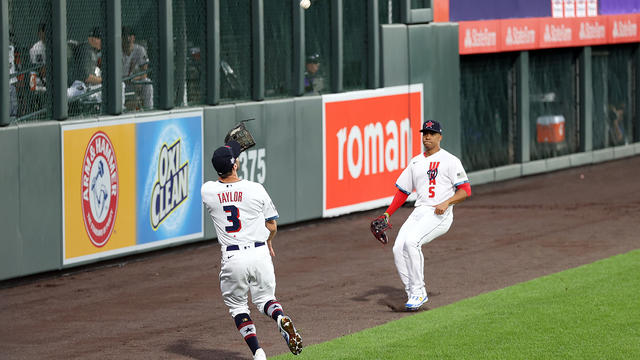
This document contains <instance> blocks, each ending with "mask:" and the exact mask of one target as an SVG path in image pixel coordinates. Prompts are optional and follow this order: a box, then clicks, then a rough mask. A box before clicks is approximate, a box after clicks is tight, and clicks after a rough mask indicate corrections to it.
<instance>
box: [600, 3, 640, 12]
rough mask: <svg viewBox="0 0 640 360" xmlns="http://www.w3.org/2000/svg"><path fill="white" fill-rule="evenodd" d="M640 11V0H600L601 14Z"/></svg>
mask: <svg viewBox="0 0 640 360" xmlns="http://www.w3.org/2000/svg"><path fill="white" fill-rule="evenodd" d="M637 12H640V0H600V14H601V15H615V14H633V13H637Z"/></svg>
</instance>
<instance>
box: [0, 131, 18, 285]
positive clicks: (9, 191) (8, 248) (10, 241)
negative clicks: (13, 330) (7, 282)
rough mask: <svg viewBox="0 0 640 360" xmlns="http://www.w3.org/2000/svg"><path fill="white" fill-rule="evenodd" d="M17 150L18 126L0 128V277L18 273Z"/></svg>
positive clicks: (0, 278) (8, 276)
mask: <svg viewBox="0 0 640 360" xmlns="http://www.w3.org/2000/svg"><path fill="white" fill-rule="evenodd" d="M19 150H20V145H19V137H18V128H17V127H8V128H4V129H0V164H2V171H1V172H0V198H2V202H1V203H0V204H2V205H0V229H2V235H1V236H0V238H1V239H2V241H0V280H3V279H8V278H11V277H14V276H19V275H22V272H21V269H20V264H21V258H22V254H23V249H22V237H21V235H20V229H19V226H18V225H19V224H18V222H19V221H18V219H19V216H18V214H19V211H18V210H19V209H20V198H19V193H20V160H19V159H18V154H19Z"/></svg>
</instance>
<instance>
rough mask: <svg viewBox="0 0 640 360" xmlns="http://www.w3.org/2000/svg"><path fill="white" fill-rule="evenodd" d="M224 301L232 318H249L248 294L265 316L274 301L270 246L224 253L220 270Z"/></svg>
mask: <svg viewBox="0 0 640 360" xmlns="http://www.w3.org/2000/svg"><path fill="white" fill-rule="evenodd" d="M220 290H221V292H222V300H223V301H224V303H225V304H226V305H227V306H228V307H229V313H231V316H232V317H235V316H236V315H238V314H243V313H245V314H249V313H250V312H249V305H248V295H249V294H248V293H249V292H251V302H253V304H254V305H256V307H257V308H258V311H260V312H262V309H263V308H264V305H265V304H266V303H267V301H269V300H273V299H275V291H276V276H275V273H274V270H273V262H272V261H271V255H270V254H269V248H268V246H267V245H263V246H260V247H254V246H253V245H251V246H248V247H247V248H246V249H244V247H243V246H240V250H233V251H224V250H223V251H222V261H221V267H220Z"/></svg>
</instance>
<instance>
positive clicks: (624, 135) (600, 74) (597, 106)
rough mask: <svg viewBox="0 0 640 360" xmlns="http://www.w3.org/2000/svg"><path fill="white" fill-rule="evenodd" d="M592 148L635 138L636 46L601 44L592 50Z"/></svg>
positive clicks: (628, 141)
mask: <svg viewBox="0 0 640 360" xmlns="http://www.w3.org/2000/svg"><path fill="white" fill-rule="evenodd" d="M592 59H593V61H592V71H593V78H592V79H593V80H592V81H593V86H592V89H593V148H594V149H602V148H606V147H612V146H619V145H626V144H629V143H631V142H633V134H634V130H635V129H634V126H633V125H634V122H635V121H634V120H635V116H637V115H636V114H635V112H634V109H635V101H634V99H635V91H636V90H635V78H636V77H635V74H636V71H637V70H636V66H635V61H634V46H633V45H632V46H629V45H621V46H602V47H595V48H593V51H592Z"/></svg>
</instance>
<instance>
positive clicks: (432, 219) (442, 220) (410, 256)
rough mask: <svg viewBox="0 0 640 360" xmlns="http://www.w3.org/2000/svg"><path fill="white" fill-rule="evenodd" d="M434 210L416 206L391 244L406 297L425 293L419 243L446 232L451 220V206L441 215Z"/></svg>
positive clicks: (422, 261) (422, 259)
mask: <svg viewBox="0 0 640 360" xmlns="http://www.w3.org/2000/svg"><path fill="white" fill-rule="evenodd" d="M434 210H435V208H434V207H432V206H419V207H417V208H415V209H414V210H413V212H412V213H411V215H409V218H407V220H406V221H405V222H404V224H403V225H402V227H401V228H400V231H399V232H398V236H397V238H396V241H395V243H394V244H393V258H394V261H395V263H396V268H397V269H398V274H399V275H400V279H401V280H402V283H403V284H404V289H405V291H406V293H407V297H411V295H416V294H424V295H426V294H427V293H426V289H425V284H424V255H423V254H422V245H424V244H427V243H429V242H431V241H432V240H433V239H435V238H437V237H438V236H440V235H443V234H445V233H446V232H447V231H449V228H450V227H451V224H452V223H453V207H452V206H450V207H449V208H448V209H447V211H445V213H444V214H442V215H436V214H435V213H434Z"/></svg>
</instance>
